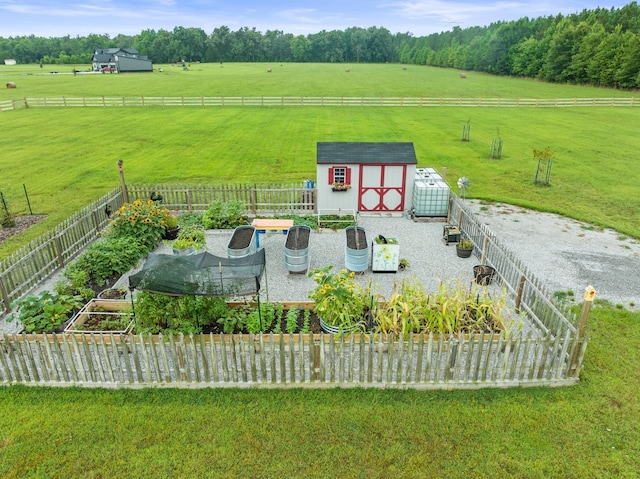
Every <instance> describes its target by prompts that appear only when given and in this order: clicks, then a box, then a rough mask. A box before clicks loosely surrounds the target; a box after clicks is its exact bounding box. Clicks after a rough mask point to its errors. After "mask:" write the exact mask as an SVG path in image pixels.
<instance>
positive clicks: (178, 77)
mask: <svg viewBox="0 0 640 479" xmlns="http://www.w3.org/2000/svg"><path fill="white" fill-rule="evenodd" d="M54 67H55V68H56V69H57V71H60V72H63V71H65V70H64V69H67V70H68V71H69V72H70V71H71V69H72V68H73V67H72V66H67V65H56V66H44V68H43V69H42V70H40V69H39V67H38V66H20V65H18V66H17V67H7V66H2V67H0V79H1V80H2V81H4V80H7V81H9V77H10V78H11V79H12V81H16V83H17V84H18V88H17V89H15V90H8V89H2V90H0V99H5V98H8V97H9V95H13V97H14V98H15V97H47V96H49V97H51V96H63V95H64V96H75V97H77V96H91V97H96V96H102V95H105V96H117V95H121V96H122V95H124V96H135V95H149V96H156V95H166V96H180V95H194V96H198V95H222V94H226V95H246V96H260V95H263V94H264V95H276V94H277V95H314V96H317V95H329V96H360V95H365V96H400V95H407V96H421V95H422V96H430V97H440V96H444V97H450V96H466V97H510V98H518V97H520V98H525V97H526V98H531V97H541V98H542V97H545V98H555V97H576V96H579V97H594V96H605V97H610V96H614V95H620V96H627V97H628V96H631V94H628V93H624V92H615V91H612V90H603V89H595V88H591V87H577V86H566V85H547V84H544V83H541V82H538V81H532V80H521V79H510V78H498V77H491V76H489V75H484V74H476V73H469V74H468V75H467V78H466V79H461V78H459V77H458V73H457V72H456V71H453V70H444V69H435V68H427V67H417V66H409V67H408V68H407V70H406V71H405V70H402V67H401V65H355V66H353V65H352V66H350V69H351V71H350V72H349V73H346V72H345V71H344V69H345V66H344V65H331V64H283V65H282V66H280V65H279V64H275V65H267V64H224V65H219V64H207V65H205V64H194V65H191V69H190V70H189V71H183V70H182V69H181V68H179V67H177V66H172V65H164V66H163V67H162V68H163V70H164V73H159V72H155V73H153V74H126V75H118V74H114V75H110V74H98V75H76V76H73V75H72V74H64V75H63V74H58V75H50V74H48V73H47V74H42V75H41V74H40V73H43V72H47V71H49V70H50V69H52V68H54ZM267 67H271V68H272V69H273V72H272V73H266V68H267ZM10 68H16V69H15V70H10ZM83 68H86V67H83ZM8 72H12V74H9V73H8ZM16 73H20V75H18V76H16V75H15V74H16ZM636 96H638V95H636ZM469 120H470V121H471V141H470V142H469V143H466V142H461V141H460V139H461V135H462V128H463V125H464V123H465V122H466V121H469ZM0 121H1V122H2V128H3V134H2V135H0V151H2V155H1V156H0V171H1V172H2V174H1V175H0V191H2V192H3V194H4V195H5V197H6V198H7V200H8V202H9V206H10V208H11V210H12V212H13V213H15V214H25V213H26V212H27V211H28V209H27V203H26V201H25V197H24V191H23V185H26V188H27V191H28V193H29V199H30V201H31V205H32V209H33V212H34V213H38V214H39V213H44V214H48V215H49V217H48V218H47V220H46V221H45V222H43V223H41V224H40V225H38V226H36V227H33V228H31V229H30V230H29V231H28V232H27V233H26V234H24V235H22V236H21V237H19V238H13V239H12V240H10V241H8V242H7V243H6V244H5V245H3V246H2V247H0V257H3V256H6V254H7V253H8V252H9V251H13V250H15V248H16V247H17V246H19V245H22V244H24V243H25V242H26V241H28V240H29V239H33V238H34V237H36V236H37V235H39V234H41V233H42V232H43V231H45V230H46V229H47V228H50V227H51V226H53V225H54V224H57V223H59V222H60V221H61V220H63V219H64V218H66V217H68V216H69V215H70V214H72V213H73V212H75V211H76V210H78V209H79V208H81V207H82V206H84V205H86V204H87V203H89V202H90V201H91V200H93V199H95V198H97V197H99V196H100V195H101V194H103V193H105V192H106V191H109V190H111V189H113V188H114V187H117V186H118V184H119V179H118V173H117V169H116V162H117V160H118V159H123V160H124V164H125V172H126V178H127V181H129V182H145V183H151V182H185V183H188V182H191V183H196V182H212V183H213V182H262V181H286V182H289V181H298V180H299V181H300V182H302V181H304V179H306V178H308V177H315V161H316V143H317V142H318V141H412V142H414V144H415V148H416V153H417V156H418V161H419V166H433V167H436V168H438V169H442V168H443V167H446V168H447V177H448V180H449V182H450V183H451V184H452V185H454V189H455V182H456V180H457V178H458V177H459V176H467V177H468V178H470V180H471V187H470V188H469V189H468V191H467V196H468V197H476V198H484V199H488V200H496V201H504V202H508V203H513V204H518V205H522V206H526V207H531V208H536V209H541V210H545V211H552V212H557V213H561V214H564V215H567V216H571V217H575V218H577V219H581V220H584V221H588V222H592V223H594V224H597V225H599V226H608V227H612V228H614V229H616V230H618V231H620V232H621V233H625V234H627V235H631V236H635V237H638V238H640V225H639V224H638V222H637V221H631V219H632V218H634V217H637V211H640V196H638V195H637V188H638V186H637V185H638V184H640V170H639V169H638V168H637V152H638V151H639V150H640V136H638V135H637V131H636V130H637V125H638V124H640V109H639V108H562V109H534V108H395V107H394V108H391V107H370V108H357V107H342V108H340V107H289V108H281V107H269V108H259V107H233V108H228V107H224V108H216V107H211V108H201V107H192V108H180V107H173V108H147V107H145V108H141V107H140V108H135V107H131V108H73V109H59V108H51V109H44V108H32V109H22V110H16V111H5V112H0ZM498 137H500V138H502V139H503V141H504V149H503V157H502V159H500V160H490V159H489V158H488V157H489V153H490V146H491V142H492V140H493V139H495V138H498ZM546 147H550V148H551V149H552V150H553V151H554V152H555V162H554V165H553V169H552V173H551V183H552V185H551V186H550V187H536V186H533V185H532V180H533V176H534V171H535V167H536V162H535V161H534V159H533V153H532V150H533V149H534V148H536V149H542V148H546Z"/></svg>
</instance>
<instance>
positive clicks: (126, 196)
mask: <svg viewBox="0 0 640 479" xmlns="http://www.w3.org/2000/svg"><path fill="white" fill-rule="evenodd" d="M123 163H124V162H123V161H122V160H118V173H120V186H121V187H122V199H123V200H124V202H125V203H129V192H128V191H127V184H126V183H125V181H124V170H123V169H122V164H123Z"/></svg>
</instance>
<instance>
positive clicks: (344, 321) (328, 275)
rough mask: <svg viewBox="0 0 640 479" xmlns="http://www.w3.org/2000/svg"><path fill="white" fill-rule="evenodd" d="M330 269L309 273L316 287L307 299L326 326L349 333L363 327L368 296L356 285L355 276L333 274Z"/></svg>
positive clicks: (342, 272) (350, 273)
mask: <svg viewBox="0 0 640 479" xmlns="http://www.w3.org/2000/svg"><path fill="white" fill-rule="evenodd" d="M332 268H333V266H327V267H325V268H321V269H315V270H313V271H311V272H310V273H309V276H310V277H311V278H313V280H314V281H315V283H316V287H315V289H314V290H313V291H311V292H309V298H311V299H312V300H313V301H314V302H315V306H314V311H315V313H316V314H317V315H318V316H320V318H322V320H323V321H324V322H325V323H326V324H328V325H329V326H335V327H338V328H340V329H351V328H353V327H354V326H357V325H360V324H363V319H364V314H365V308H367V307H368V298H369V292H368V291H365V290H364V288H362V286H360V285H359V284H358V283H356V282H355V280H354V278H355V273H354V272H349V271H347V270H346V269H343V270H341V271H340V272H339V273H332V272H331V269H332Z"/></svg>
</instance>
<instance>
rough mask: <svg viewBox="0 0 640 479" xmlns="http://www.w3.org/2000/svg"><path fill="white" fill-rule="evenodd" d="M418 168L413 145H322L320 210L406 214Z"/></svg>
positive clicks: (318, 169) (319, 149)
mask: <svg viewBox="0 0 640 479" xmlns="http://www.w3.org/2000/svg"><path fill="white" fill-rule="evenodd" d="M416 165H417V159H416V153H415V150H414V147H413V143H411V142H319V143H318V145H317V164H316V174H317V176H316V178H317V180H318V181H317V185H316V187H317V191H318V209H319V210H335V209H339V208H340V209H353V210H355V211H359V212H362V213H367V212H375V213H403V212H404V211H405V210H406V209H407V208H409V206H410V205H411V196H412V191H413V190H412V185H413V180H414V176H415V172H416Z"/></svg>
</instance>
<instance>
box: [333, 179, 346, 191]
mask: <svg viewBox="0 0 640 479" xmlns="http://www.w3.org/2000/svg"><path fill="white" fill-rule="evenodd" d="M350 189H351V185H349V184H347V183H340V182H338V181H336V182H335V183H333V184H332V185H331V190H332V191H347V190H350Z"/></svg>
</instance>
